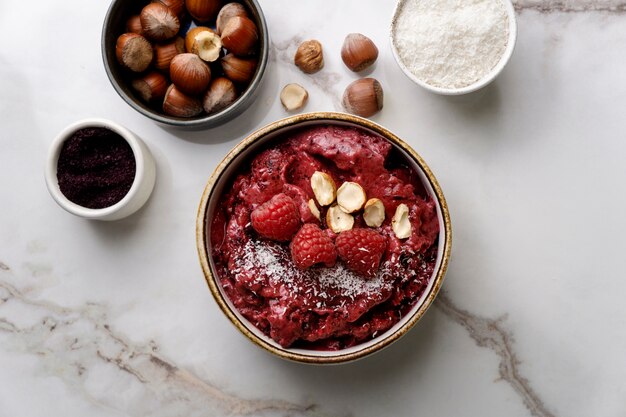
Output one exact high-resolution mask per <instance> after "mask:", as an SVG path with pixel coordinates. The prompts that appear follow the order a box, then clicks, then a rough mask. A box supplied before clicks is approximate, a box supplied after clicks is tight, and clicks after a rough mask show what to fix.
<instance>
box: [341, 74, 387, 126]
mask: <svg viewBox="0 0 626 417" xmlns="http://www.w3.org/2000/svg"><path fill="white" fill-rule="evenodd" d="M343 106H344V108H345V109H346V111H347V112H348V113H352V114H356V115H357V116H362V117H370V116H372V115H374V114H376V113H378V112H379V111H380V110H381V109H382V108H383V87H382V86H381V85H380V83H379V82H378V81H377V80H375V79H374V78H361V79H360V80H356V81H354V82H352V83H351V84H350V85H348V87H347V88H346V91H345V92H344V94H343Z"/></svg>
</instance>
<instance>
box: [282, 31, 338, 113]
mask: <svg viewBox="0 0 626 417" xmlns="http://www.w3.org/2000/svg"><path fill="white" fill-rule="evenodd" d="M303 41H304V38H303V37H302V36H300V35H297V36H294V37H291V38H290V39H287V40H285V41H281V42H272V52H273V59H274V60H276V61H277V62H279V63H281V64H282V65H285V66H286V67H287V68H292V70H294V71H297V67H296V66H295V65H294V63H293V57H294V55H295V54H296V50H297V49H298V46H299V45H300V44H301V43H302V42H303ZM327 53H328V52H326V54H327ZM306 77H307V82H308V83H311V84H313V85H314V86H315V87H316V90H318V91H319V92H321V93H322V94H325V95H326V96H328V97H329V99H330V100H331V102H332V105H333V108H334V110H336V111H343V106H342V105H341V94H340V92H339V88H338V85H339V83H340V82H341V80H342V77H341V75H340V74H338V73H336V72H333V71H328V70H325V71H324V70H322V71H319V72H317V73H315V74H307V75H306Z"/></svg>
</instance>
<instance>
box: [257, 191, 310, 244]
mask: <svg viewBox="0 0 626 417" xmlns="http://www.w3.org/2000/svg"><path fill="white" fill-rule="evenodd" d="M250 220H251V222H252V227H253V228H254V230H256V232H257V233H258V234H259V235H261V236H263V237H264V238H267V239H271V240H276V241H279V242H284V241H288V240H290V239H291V238H292V237H293V235H294V234H295V233H296V232H297V231H298V228H299V227H300V213H299V211H298V208H297V207H296V205H295V203H294V202H293V200H292V199H291V198H289V197H287V196H286V195H285V194H282V193H281V194H276V195H275V196H274V197H272V198H271V199H270V200H269V201H266V202H265V203H263V204H261V205H260V206H259V207H257V208H255V209H254V210H253V211H252V213H251V214H250Z"/></svg>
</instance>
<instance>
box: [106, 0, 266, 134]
mask: <svg viewBox="0 0 626 417" xmlns="http://www.w3.org/2000/svg"><path fill="white" fill-rule="evenodd" d="M238 1H239V2H240V3H241V4H243V5H244V6H246V8H247V9H248V11H249V12H250V17H251V19H252V20H253V21H254V22H255V23H256V25H257V27H258V29H259V38H260V42H259V56H258V59H259V64H258V66H257V69H256V73H255V74H254V77H253V78H252V81H251V82H250V84H249V85H248V87H247V88H246V90H245V91H243V92H242V93H241V95H240V96H239V98H238V99H237V101H235V102H234V103H233V104H231V105H230V106H228V107H227V108H225V109H224V110H222V111H220V112H218V113H213V114H210V115H207V114H201V115H199V116H196V117H191V118H181V117H174V116H169V115H167V114H165V113H163V112H162V111H161V110H160V109H157V108H154V107H151V106H149V105H148V104H146V103H144V102H143V101H142V100H141V98H139V97H138V96H137V95H136V94H135V92H134V91H133V90H132V89H131V88H130V75H129V74H128V73H127V72H126V71H125V70H124V69H122V68H121V67H120V65H119V64H118V62H117V59H116V58H115V43H116V41H117V37H118V36H119V35H121V34H122V33H124V32H125V27H126V20H127V19H128V18H129V17H130V16H131V15H133V14H137V13H139V12H140V11H141V8H142V7H143V6H144V5H146V4H148V2H149V0H145V1H142V2H136V1H134V0H113V1H112V2H111V6H110V7H109V10H108V12H107V14H106V17H105V18H104V24H103V25H102V42H101V43H102V60H103V61H104V69H105V70H106V73H107V75H108V77H109V80H110V81H111V84H112V85H113V88H115V91H117V93H118V94H119V95H120V97H122V99H124V101H126V103H128V104H129V105H130V106H131V107H132V108H133V109H135V110H137V111H138V112H139V113H141V114H143V115H144V116H146V117H149V118H150V119H152V120H154V121H156V122H158V123H162V124H165V125H169V126H178V127H186V128H200V129H202V128H211V127H215V126H218V125H221V124H223V123H226V122H227V121H229V120H231V119H233V118H235V117H237V116H239V115H240V114H241V113H243V112H244V110H246V109H247V108H248V107H250V105H251V104H252V102H253V101H254V99H255V97H256V95H257V92H258V87H259V85H260V83H261V79H262V78H263V74H264V73H265V69H266V67H267V63H268V55H269V35H268V31H267V23H266V22H265V17H264V16H263V11H262V10H261V6H259V3H257V1H256V0H238ZM225 3H226V2H225ZM186 30H187V28H186V27H185V25H184V24H183V23H181V33H183V34H184V33H185V32H186Z"/></svg>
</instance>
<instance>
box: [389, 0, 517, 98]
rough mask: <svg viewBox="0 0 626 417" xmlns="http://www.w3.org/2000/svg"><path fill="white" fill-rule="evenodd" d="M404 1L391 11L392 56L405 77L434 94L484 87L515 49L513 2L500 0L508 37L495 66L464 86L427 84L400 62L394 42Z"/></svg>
mask: <svg viewBox="0 0 626 417" xmlns="http://www.w3.org/2000/svg"><path fill="white" fill-rule="evenodd" d="M406 1H407V0H399V1H398V3H396V7H395V9H394V11H393V18H392V19H391V28H390V32H389V39H390V40H391V51H392V53H393V57H394V58H395V60H396V63H397V64H398V66H399V67H400V69H401V70H402V72H404V74H405V75H406V76H407V77H409V78H410V79H411V80H412V81H413V82H414V83H415V84H417V85H419V86H421V87H423V88H425V89H426V90H428V91H430V92H433V93H436V94H441V95H446V96H459V95H462V94H468V93H473V92H474V91H477V90H480V89H481V88H483V87H486V86H487V85H489V84H490V83H491V82H492V81H493V80H495V79H496V77H497V76H498V75H499V74H500V73H501V72H502V70H503V69H504V67H505V66H506V64H507V63H508V62H509V59H510V58H511V55H513V50H514V49H515V43H516V41H517V21H516V19H515V8H514V7H513V3H511V0H501V1H502V3H503V4H504V8H505V9H506V13H507V16H508V18H509V39H508V42H507V45H506V48H505V50H504V53H503V54H502V56H501V57H500V61H498V63H497V64H496V66H495V67H493V68H492V69H491V71H489V72H488V73H487V74H485V76H484V77H482V78H481V79H479V80H478V81H476V82H475V83H473V84H470V85H468V86H466V87H461V88H442V87H435V86H432V85H430V84H427V83H426V82H424V81H423V80H420V79H419V78H418V77H416V76H415V74H413V73H412V72H411V71H410V70H409V69H408V68H407V67H406V65H404V64H403V63H402V61H401V59H400V54H399V53H398V49H397V48H396V45H395V42H394V26H395V24H396V20H397V18H398V14H399V13H400V10H401V7H402V5H403V4H404V3H406Z"/></svg>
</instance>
